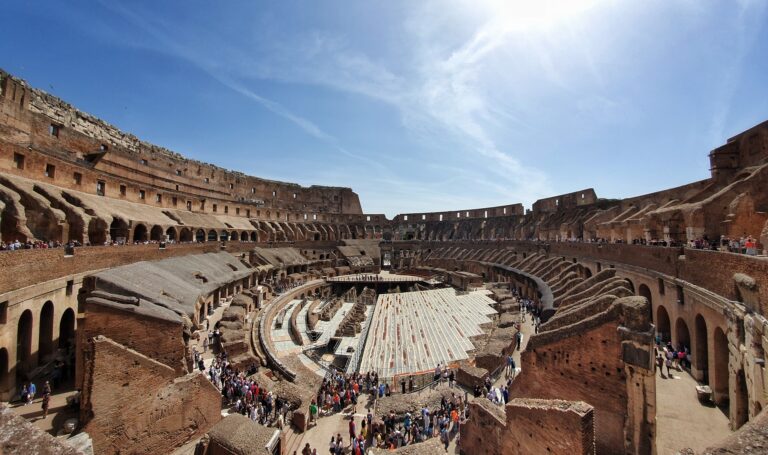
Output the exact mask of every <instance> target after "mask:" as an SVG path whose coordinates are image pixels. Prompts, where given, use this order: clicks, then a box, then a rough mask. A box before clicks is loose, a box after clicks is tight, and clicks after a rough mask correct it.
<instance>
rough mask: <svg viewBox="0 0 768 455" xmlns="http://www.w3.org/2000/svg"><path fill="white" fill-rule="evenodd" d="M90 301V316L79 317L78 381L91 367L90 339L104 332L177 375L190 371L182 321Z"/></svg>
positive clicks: (88, 312) (88, 306)
mask: <svg viewBox="0 0 768 455" xmlns="http://www.w3.org/2000/svg"><path fill="white" fill-rule="evenodd" d="M86 305H87V308H86V310H87V314H86V317H85V318H81V319H80V320H79V322H78V327H77V350H76V355H77V361H76V364H77V378H76V381H77V383H78V384H80V383H81V381H82V380H83V379H84V378H83V377H82V375H83V371H85V370H87V369H88V368H89V365H86V363H87V362H89V360H86V359H84V352H85V350H86V349H87V346H88V343H89V342H90V340H91V339H93V338H96V337H98V336H100V335H101V336H107V337H109V338H110V339H112V340H114V342H116V343H119V344H121V345H123V346H126V347H127V348H130V349H133V350H136V351H138V352H140V353H142V354H143V355H145V356H147V358H151V359H153V360H155V361H157V362H160V363H162V364H163V365H165V366H167V367H168V368H170V369H171V370H173V371H174V375H176V376H179V375H182V374H185V373H186V372H187V370H186V366H185V360H186V350H185V349H186V348H185V346H184V342H183V338H182V330H183V328H182V325H181V323H172V322H170V321H164V320H160V319H155V318H149V317H146V316H142V315H138V314H135V313H131V312H128V311H120V310H117V309H112V308H108V307H105V306H101V305H88V304H86ZM86 380H87V378H86Z"/></svg>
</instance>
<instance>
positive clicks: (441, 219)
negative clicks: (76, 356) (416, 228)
mask: <svg viewBox="0 0 768 455" xmlns="http://www.w3.org/2000/svg"><path fill="white" fill-rule="evenodd" d="M440 221H443V214H442V213H441V214H440Z"/></svg>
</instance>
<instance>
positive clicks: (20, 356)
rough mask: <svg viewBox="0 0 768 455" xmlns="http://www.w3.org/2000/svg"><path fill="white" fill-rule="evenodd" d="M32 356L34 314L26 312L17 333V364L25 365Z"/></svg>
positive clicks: (21, 318)
mask: <svg viewBox="0 0 768 455" xmlns="http://www.w3.org/2000/svg"><path fill="white" fill-rule="evenodd" d="M31 355H32V312H31V311H29V310H24V312H23V313H21V317H20V318H19V327H18V330H17V332H16V362H17V363H24V362H26V361H28V360H29V358H30V356H31Z"/></svg>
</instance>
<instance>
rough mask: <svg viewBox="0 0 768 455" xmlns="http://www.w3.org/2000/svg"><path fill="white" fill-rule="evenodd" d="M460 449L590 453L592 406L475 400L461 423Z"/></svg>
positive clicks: (469, 454)
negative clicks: (466, 418) (464, 421)
mask: <svg viewBox="0 0 768 455" xmlns="http://www.w3.org/2000/svg"><path fill="white" fill-rule="evenodd" d="M461 453H462V454H465V455H474V454H480V455H483V454H488V455H496V454H501V453H503V454H508V455H518V454H519V455H524V454H539V453H552V454H562V455H577V454H578V455H593V454H595V453H596V452H595V426H594V414H593V408H592V407H591V406H589V405H588V404H586V403H584V402H569V401H562V400H537V399H520V398H517V399H514V400H511V401H510V402H509V403H507V405H506V406H505V407H504V408H501V407H499V406H497V405H495V404H493V403H491V402H490V401H488V400H486V399H479V400H475V401H474V402H472V403H470V405H469V408H468V422H467V423H466V424H464V425H462V426H461ZM604 453H615V452H610V451H609V452H604Z"/></svg>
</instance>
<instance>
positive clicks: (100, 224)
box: [88, 218, 107, 245]
mask: <svg viewBox="0 0 768 455" xmlns="http://www.w3.org/2000/svg"><path fill="white" fill-rule="evenodd" d="M106 241H107V223H106V222H104V220H101V219H98V218H91V221H90V222H89V223H88V242H90V243H91V245H103V244H104V242H106Z"/></svg>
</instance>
